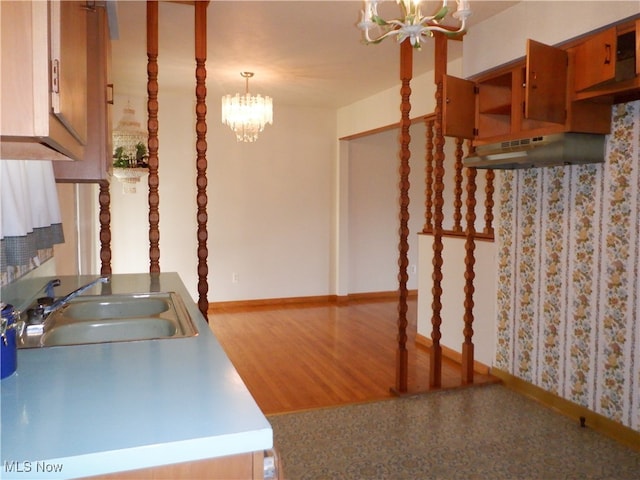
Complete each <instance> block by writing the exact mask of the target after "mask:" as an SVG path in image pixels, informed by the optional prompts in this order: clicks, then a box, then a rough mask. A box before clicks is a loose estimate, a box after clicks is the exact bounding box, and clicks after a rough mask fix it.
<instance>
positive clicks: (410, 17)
mask: <svg viewBox="0 0 640 480" xmlns="http://www.w3.org/2000/svg"><path fill="white" fill-rule="evenodd" d="M380 1H381V0H365V2H364V10H362V20H361V21H360V23H358V27H359V28H360V29H361V30H362V31H363V32H364V39H365V42H366V43H380V42H381V41H382V40H384V39H385V38H387V37H392V36H395V37H396V39H397V40H398V43H401V42H403V41H404V40H405V39H407V38H409V39H410V42H411V45H413V46H414V48H418V49H419V48H420V41H421V40H422V37H432V36H433V32H442V33H444V34H445V35H448V36H456V35H458V34H461V33H464V32H465V31H466V28H467V25H466V23H467V18H468V17H469V16H470V15H471V10H470V8H469V2H468V1H466V0H456V3H457V10H456V11H455V12H453V14H452V15H451V16H452V17H453V18H454V19H455V21H453V22H452V21H450V20H449V18H448V14H449V1H448V0H442V4H441V5H440V8H439V9H438V11H437V12H436V13H435V14H434V15H432V16H427V17H424V16H422V11H421V10H420V0H396V3H398V4H399V5H400V8H401V9H402V17H401V18H398V19H394V20H384V19H383V18H381V17H380V16H379V15H378V3H380ZM449 23H455V25H453V26H452V25H450V24H449Z"/></svg>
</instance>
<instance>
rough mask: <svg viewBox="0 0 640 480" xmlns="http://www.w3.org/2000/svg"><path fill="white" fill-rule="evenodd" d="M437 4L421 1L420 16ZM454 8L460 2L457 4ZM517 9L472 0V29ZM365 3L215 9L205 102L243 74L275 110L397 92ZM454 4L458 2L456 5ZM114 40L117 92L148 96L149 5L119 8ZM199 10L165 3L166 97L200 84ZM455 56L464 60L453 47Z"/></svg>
mask: <svg viewBox="0 0 640 480" xmlns="http://www.w3.org/2000/svg"><path fill="white" fill-rule="evenodd" d="M439 3H440V2H436V1H426V2H423V12H425V13H426V12H430V11H435V10H436V9H437V7H438V5H439ZM452 3H454V2H453V1H452ZM515 3H518V2H513V1H483V0H475V1H474V0H472V1H471V9H472V11H473V14H472V17H471V19H470V25H469V28H473V26H474V25H475V24H477V23H478V22H480V21H482V20H484V19H486V18H488V17H489V16H491V15H495V14H496V13H498V12H500V11H502V10H504V9H506V8H509V7H511V6H513V5H514V4H515ZM362 5H363V2H362V1H347V0H344V1H343V0H334V1H312V0H300V1H274V0H265V1H258V2H256V1H244V0H234V1H224V0H223V1H215V0H214V1H211V3H210V4H209V7H208V9H207V10H208V13H207V17H208V25H207V89H208V94H209V95H223V94H225V93H231V94H233V93H236V92H241V93H242V92H244V87H245V85H244V79H243V78H242V77H241V76H240V72H242V71H251V72H254V73H255V76H254V78H253V79H252V80H251V81H250V83H249V88H250V91H251V92H252V93H260V94H263V95H270V96H271V97H273V99H274V104H276V105H277V104H286V105H294V106H304V107H331V108H338V107H341V106H345V105H349V104H351V103H353V102H355V101H357V100H360V99H362V98H366V97H368V96H370V95H372V94H374V93H376V92H379V91H382V90H385V89H388V88H393V87H394V86H397V85H398V84H399V47H398V44H397V43H396V42H395V40H392V39H388V40H386V41H385V42H382V43H381V44H378V45H364V44H363V43H362V39H361V33H360V31H359V30H358V29H357V28H356V24H357V23H358V21H359V20H360V10H361V9H362ZM454 5H455V3H454ZM116 10H117V18H118V39H116V40H114V41H113V44H112V48H113V51H112V56H113V80H114V83H115V85H116V89H117V90H116V92H117V93H121V94H125V95H132V94H140V95H146V62H147V58H146V44H145V42H146V26H145V18H146V8H145V2H144V1H118V2H117V3H116ZM379 13H380V14H381V16H383V17H385V18H395V17H397V16H398V15H399V7H398V6H397V5H396V3H395V2H393V1H389V0H388V1H387V2H385V3H383V4H382V5H380V7H379ZM193 23H194V8H193V7H192V6H190V5H185V4H178V3H172V2H161V3H160V13H159V32H160V34H159V36H160V40H159V42H160V48H159V55H158V66H159V76H158V82H159V86H160V91H162V89H163V88H187V87H188V88H191V89H193V85H195V73H194V72H195V61H194V27H193ZM432 45H433V44H432V43H431V42H429V41H427V42H426V43H425V44H424V46H423V48H422V50H421V51H416V52H415V53H414V61H413V62H414V63H413V72H414V76H417V75H419V74H421V73H424V72H426V71H429V70H430V69H431V68H432V65H433V46H432ZM449 45H450V46H449V57H450V58H456V57H459V56H460V55H461V53H462V46H461V42H456V41H452V42H449Z"/></svg>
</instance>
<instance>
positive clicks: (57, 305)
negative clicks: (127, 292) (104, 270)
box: [42, 277, 110, 316]
mask: <svg viewBox="0 0 640 480" xmlns="http://www.w3.org/2000/svg"><path fill="white" fill-rule="evenodd" d="M109 281H110V280H109V277H98V278H96V279H95V280H93V281H92V282H89V283H87V284H86V285H84V286H82V287H80V288H78V289H77V290H74V291H73V292H71V293H70V294H69V295H67V296H66V297H61V298H59V299H58V300H56V301H55V302H53V303H52V304H51V305H45V306H44V307H43V311H42V313H43V314H44V315H45V316H46V315H49V314H50V313H53V312H55V311H56V310H59V309H60V308H62V307H64V306H65V305H66V304H67V303H69V302H70V301H71V300H73V299H74V298H75V297H77V296H78V295H81V294H82V293H84V292H85V291H87V290H89V289H90V288H91V287H93V286H94V285H97V284H98V283H109Z"/></svg>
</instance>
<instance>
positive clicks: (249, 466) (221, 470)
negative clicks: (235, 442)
mask: <svg viewBox="0 0 640 480" xmlns="http://www.w3.org/2000/svg"><path fill="white" fill-rule="evenodd" d="M265 453H266V452H253V453H245V454H239V455H230V456H227V457H219V458H212V459H209V460H199V461H195V462H188V463H178V464H174V465H165V466H162V467H151V468H145V469H142V470H131V471H127V472H118V473H113V474H107V475H99V476H96V477H87V480H88V479H89V478H90V479H92V480H111V479H113V480H115V479H118V480H139V479H142V478H145V479H154V480H161V479H166V480H175V479H180V478H183V479H189V480H195V479H203V480H204V479H207V480H264V479H265V478H271V479H274V480H278V479H279V478H284V476H282V474H281V473H279V471H278V469H279V468H280V466H279V465H276V469H275V470H274V472H273V473H275V476H274V475H271V476H266V475H265V474H266V471H265V463H264V459H265ZM276 462H277V460H276Z"/></svg>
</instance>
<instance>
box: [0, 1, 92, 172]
mask: <svg viewBox="0 0 640 480" xmlns="http://www.w3.org/2000/svg"><path fill="white" fill-rule="evenodd" d="M85 7H86V5H85V4H84V2H76V1H59V0H53V1H49V2H42V1H32V2H28V1H2V2H0V17H1V19H2V20H1V21H2V23H1V26H2V30H1V33H0V35H1V41H2V55H1V60H0V61H1V69H2V74H1V87H0V88H1V95H2V105H1V123H0V125H1V126H0V133H1V142H2V144H1V148H0V150H1V151H0V158H2V159H51V160H68V159H73V160H80V159H82V158H83V155H84V145H85V144H86V141H87V125H86V114H87V93H86V92H87V75H86V73H87V67H86V58H87V44H86V38H87V37H86V31H87V10H86V8H85Z"/></svg>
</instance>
